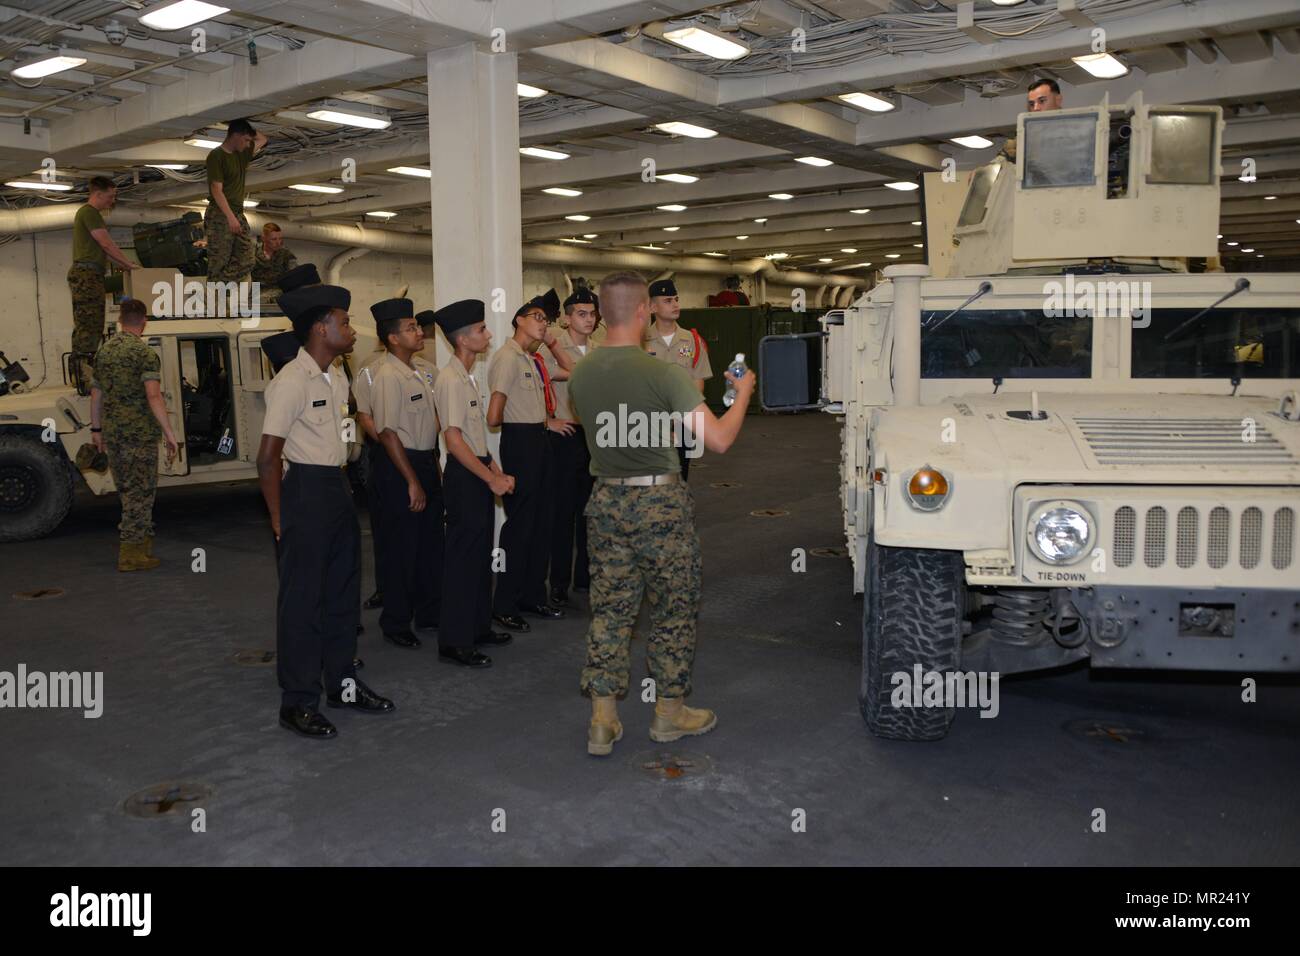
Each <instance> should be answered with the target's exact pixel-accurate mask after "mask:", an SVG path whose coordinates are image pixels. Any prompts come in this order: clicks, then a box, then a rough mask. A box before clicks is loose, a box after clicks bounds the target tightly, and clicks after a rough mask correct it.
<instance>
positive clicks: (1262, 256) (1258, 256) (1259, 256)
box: [1255, 252, 1264, 259]
mask: <svg viewBox="0 0 1300 956" xmlns="http://www.w3.org/2000/svg"><path fill="white" fill-rule="evenodd" d="M1255 258H1256V259H1263V258H1264V253H1262V252H1257V253H1255Z"/></svg>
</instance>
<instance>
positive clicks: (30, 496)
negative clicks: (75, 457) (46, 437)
mask: <svg viewBox="0 0 1300 956" xmlns="http://www.w3.org/2000/svg"><path fill="white" fill-rule="evenodd" d="M72 491H73V473H72V467H71V465H70V464H69V462H68V460H67V459H66V458H65V457H64V455H63V449H62V446H55V445H48V444H46V443H44V442H42V441H40V440H39V439H38V438H34V437H29V436H27V435H21V434H18V435H15V434H9V435H3V434H0V541H30V540H31V539H33V538H43V537H45V536H46V535H47V534H49V533H50V532H51V531H53V530H54V529H55V528H57V527H58V526H59V525H60V524H62V523H63V519H64V518H66V517H67V516H68V512H69V511H70V510H71V509H72Z"/></svg>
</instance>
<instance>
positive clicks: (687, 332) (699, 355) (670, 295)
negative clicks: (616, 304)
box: [645, 279, 713, 479]
mask: <svg viewBox="0 0 1300 956" xmlns="http://www.w3.org/2000/svg"><path fill="white" fill-rule="evenodd" d="M681 314H682V304H681V301H680V300H679V299H678V298H677V286H675V285H674V284H673V280H672V279H660V280H659V281H658V282H652V283H650V315H651V317H652V321H651V322H650V326H649V327H648V328H647V329H646V332H645V350H646V351H647V352H648V353H650V354H651V355H653V356H654V357H655V358H657V359H659V360H660V361H664V362H671V363H672V364H673V365H677V366H679V367H681V368H684V369H686V371H687V372H689V373H690V376H691V378H692V379H694V381H695V387H696V388H697V389H699V391H700V394H701V395H703V394H704V383H705V381H707V380H708V379H711V378H713V369H712V367H710V365H709V350H708V348H706V347H705V345H704V340H703V339H701V338H700V336H699V333H697V332H696V331H695V330H694V329H683V328H681V327H680V326H678V324H677V319H678V318H679V317H680V316H681ZM677 459H678V460H679V461H680V462H681V463H682V478H683V479H685V478H687V477H689V472H690V470H691V460H690V459H689V458H687V457H686V444H685V442H678V444H677Z"/></svg>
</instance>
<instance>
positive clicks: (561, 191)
mask: <svg viewBox="0 0 1300 956" xmlns="http://www.w3.org/2000/svg"><path fill="white" fill-rule="evenodd" d="M542 192H544V193H549V194H550V195H552V196H567V197H569V198H570V199H572V198H573V197H574V196H581V195H582V190H581V189H569V188H567V187H565V186H551V187H549V188H547V189H543V190H542Z"/></svg>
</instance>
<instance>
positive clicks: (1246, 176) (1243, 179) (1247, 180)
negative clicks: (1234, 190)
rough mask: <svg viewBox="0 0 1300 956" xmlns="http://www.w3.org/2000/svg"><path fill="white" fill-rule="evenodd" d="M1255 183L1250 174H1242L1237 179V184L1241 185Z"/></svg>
mask: <svg viewBox="0 0 1300 956" xmlns="http://www.w3.org/2000/svg"><path fill="white" fill-rule="evenodd" d="M1254 181H1255V177H1254V176H1252V175H1251V174H1250V173H1242V174H1241V175H1240V176H1238V177H1237V182H1239V183H1253V182H1254Z"/></svg>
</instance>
